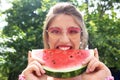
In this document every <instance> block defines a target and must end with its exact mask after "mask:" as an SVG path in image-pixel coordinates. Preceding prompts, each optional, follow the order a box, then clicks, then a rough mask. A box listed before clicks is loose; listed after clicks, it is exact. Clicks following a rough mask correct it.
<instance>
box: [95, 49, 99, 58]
mask: <svg viewBox="0 0 120 80" xmlns="http://www.w3.org/2000/svg"><path fill="white" fill-rule="evenodd" d="M94 55H95V57H96V58H97V59H99V55H98V50H97V48H95V49H94Z"/></svg>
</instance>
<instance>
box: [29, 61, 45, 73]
mask: <svg viewBox="0 0 120 80" xmlns="http://www.w3.org/2000/svg"><path fill="white" fill-rule="evenodd" d="M31 65H36V66H37V67H38V68H39V71H40V72H41V73H42V74H44V73H45V71H44V69H43V67H42V65H41V64H40V63H39V62H37V61H33V62H31V64H29V66H31Z"/></svg>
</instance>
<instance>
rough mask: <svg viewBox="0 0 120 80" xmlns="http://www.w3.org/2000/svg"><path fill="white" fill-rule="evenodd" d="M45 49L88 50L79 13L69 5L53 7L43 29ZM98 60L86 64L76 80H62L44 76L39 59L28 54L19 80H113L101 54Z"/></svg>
mask: <svg viewBox="0 0 120 80" xmlns="http://www.w3.org/2000/svg"><path fill="white" fill-rule="evenodd" d="M43 39H44V48H45V49H61V50H68V49H85V48H86V47H87V41H88V33H87V30H86V27H85V25H84V21H83V19H82V16H81V14H80V12H79V11H78V10H77V9H76V8H75V7H74V6H73V5H72V4H70V3H58V4H56V5H55V6H53V7H52V8H51V9H50V11H49V12H48V15H47V17H46V21H45V24H44V29H43ZM94 53H95V56H94V57H90V58H89V59H86V60H85V61H84V62H83V65H84V64H87V65H88V66H87V69H86V71H85V72H84V73H83V74H81V75H79V76H77V77H73V78H69V79H60V78H53V77H50V76H47V75H45V71H44V70H43V68H42V67H41V65H42V64H44V62H43V61H41V60H40V59H37V58H36V59H34V58H32V56H31V52H29V54H28V66H27V67H26V69H25V70H23V72H22V74H21V75H20V77H19V78H21V79H19V80H113V77H112V76H111V72H110V70H109V69H108V68H107V67H106V66H105V65H104V64H103V63H102V62H100V61H99V57H98V51H97V49H95V50H94Z"/></svg>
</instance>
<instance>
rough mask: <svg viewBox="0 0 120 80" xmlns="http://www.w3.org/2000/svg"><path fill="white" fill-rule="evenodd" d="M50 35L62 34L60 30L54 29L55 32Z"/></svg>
mask: <svg viewBox="0 0 120 80" xmlns="http://www.w3.org/2000/svg"><path fill="white" fill-rule="evenodd" d="M50 33H53V34H59V33H60V30H57V29H53V30H50Z"/></svg>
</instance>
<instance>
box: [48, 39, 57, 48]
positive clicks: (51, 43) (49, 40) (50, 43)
mask: <svg viewBox="0 0 120 80" xmlns="http://www.w3.org/2000/svg"><path fill="white" fill-rule="evenodd" d="M56 42H57V41H56V40H55V39H51V38H49V39H48V43H49V47H50V49H54V48H55V44H56Z"/></svg>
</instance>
